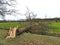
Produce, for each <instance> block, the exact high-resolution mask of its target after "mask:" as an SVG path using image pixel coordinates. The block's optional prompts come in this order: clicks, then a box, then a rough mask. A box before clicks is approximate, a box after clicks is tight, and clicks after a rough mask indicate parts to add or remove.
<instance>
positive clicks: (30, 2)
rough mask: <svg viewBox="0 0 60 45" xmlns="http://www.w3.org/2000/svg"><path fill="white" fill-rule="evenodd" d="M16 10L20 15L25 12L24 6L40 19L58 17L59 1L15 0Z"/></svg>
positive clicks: (59, 12)
mask: <svg viewBox="0 0 60 45" xmlns="http://www.w3.org/2000/svg"><path fill="white" fill-rule="evenodd" d="M17 2H18V4H19V5H18V9H20V11H21V12H22V13H24V12H25V9H26V6H28V7H29V9H30V10H31V11H33V12H34V13H37V14H38V16H37V17H40V18H44V17H45V15H47V17H60V0H17Z"/></svg>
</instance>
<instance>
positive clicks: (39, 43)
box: [0, 30, 60, 45]
mask: <svg viewBox="0 0 60 45" xmlns="http://www.w3.org/2000/svg"><path fill="white" fill-rule="evenodd" d="M6 35H7V31H6V30H0V45H60V37H53V36H46V35H37V34H31V33H23V34H21V35H19V36H17V37H16V38H15V39H5V38H6Z"/></svg>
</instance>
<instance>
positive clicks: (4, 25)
mask: <svg viewBox="0 0 60 45" xmlns="http://www.w3.org/2000/svg"><path fill="white" fill-rule="evenodd" d="M28 24H29V23H28V22H3V23H0V28H10V27H15V26H19V27H25V26H27V25H28Z"/></svg>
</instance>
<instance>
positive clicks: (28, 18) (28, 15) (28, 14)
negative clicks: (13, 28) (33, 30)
mask: <svg viewBox="0 0 60 45" xmlns="http://www.w3.org/2000/svg"><path fill="white" fill-rule="evenodd" d="M25 16H26V18H27V20H29V21H31V20H32V19H34V18H35V17H36V16H37V14H34V13H33V12H32V11H30V10H29V8H27V12H26V13H25Z"/></svg>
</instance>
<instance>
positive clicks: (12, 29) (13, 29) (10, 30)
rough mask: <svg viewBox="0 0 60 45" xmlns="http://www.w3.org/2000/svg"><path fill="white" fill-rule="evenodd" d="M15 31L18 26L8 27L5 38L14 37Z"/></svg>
mask: <svg viewBox="0 0 60 45" xmlns="http://www.w3.org/2000/svg"><path fill="white" fill-rule="evenodd" d="M17 31H18V26H17V27H14V28H11V27H10V29H9V32H8V36H7V37H6V39H8V38H15V37H16V32H17Z"/></svg>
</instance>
